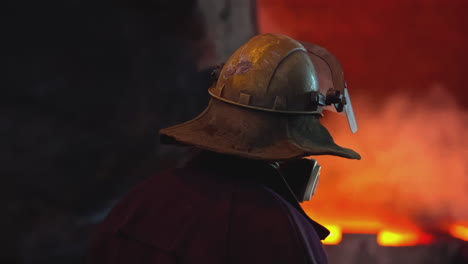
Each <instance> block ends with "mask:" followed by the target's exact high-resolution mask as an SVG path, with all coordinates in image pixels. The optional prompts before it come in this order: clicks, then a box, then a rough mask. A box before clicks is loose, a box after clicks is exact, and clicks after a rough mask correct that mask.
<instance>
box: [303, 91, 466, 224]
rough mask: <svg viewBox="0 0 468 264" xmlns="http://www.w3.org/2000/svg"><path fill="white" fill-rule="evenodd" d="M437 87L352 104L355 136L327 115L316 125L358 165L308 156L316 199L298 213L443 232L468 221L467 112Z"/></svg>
mask: <svg viewBox="0 0 468 264" xmlns="http://www.w3.org/2000/svg"><path fill="white" fill-rule="evenodd" d="M446 91H447V89H444V87H443V86H442V85H440V84H437V85H434V86H433V87H430V88H429V89H427V93H425V94H420V96H417V97H415V96H409V95H407V94H398V95H394V96H392V97H391V98H389V99H388V100H387V101H386V102H374V101H373V100H372V98H369V97H366V96H364V95H361V96H358V97H357V98H353V99H354V100H353V103H354V107H355V111H356V116H357V119H358V125H359V131H358V132H357V134H354V135H353V134H351V133H350V132H349V129H348V128H346V127H345V125H346V123H345V119H344V118H342V117H341V116H338V115H336V114H329V115H328V117H327V118H325V120H324V122H323V124H324V125H325V126H326V127H327V128H329V130H330V132H331V133H332V135H333V136H334V138H335V141H336V142H337V143H338V144H340V145H342V146H345V147H349V148H352V149H354V150H356V151H358V152H359V153H360V154H361V155H362V160H361V161H353V160H344V159H339V158H335V157H315V158H316V159H317V160H318V161H319V163H320V164H321V165H322V167H323V169H322V175H321V179H320V180H321V182H320V183H319V186H318V191H317V195H316V197H314V199H313V200H312V201H311V202H310V203H308V204H305V207H306V209H307V210H308V211H310V212H312V215H313V216H317V218H319V220H320V218H322V219H325V221H326V222H330V221H332V222H333V221H335V222H336V221H340V219H341V220H345V219H350V220H369V221H379V222H382V223H383V225H387V226H391V225H399V224H408V223H412V224H413V225H418V226H421V227H430V228H434V227H437V228H445V225H447V224H450V223H452V222H468V175H467V166H468V151H467V148H468V144H467V143H468V130H467V126H468V122H467V121H468V111H467V110H466V109H463V108H462V107H461V106H459V105H457V103H456V100H455V98H454V97H453V96H452V95H450V94H447V92H446Z"/></svg>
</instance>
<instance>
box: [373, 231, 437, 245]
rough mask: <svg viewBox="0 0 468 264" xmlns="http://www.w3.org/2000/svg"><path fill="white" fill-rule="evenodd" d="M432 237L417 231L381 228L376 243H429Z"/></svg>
mask: <svg viewBox="0 0 468 264" xmlns="http://www.w3.org/2000/svg"><path fill="white" fill-rule="evenodd" d="M432 241H433V237H432V236H430V235H428V234H424V233H419V232H402V233H400V232H392V231H387V230H383V231H381V232H379V233H378V234H377V243H378V244H379V245H380V246H386V247H409V246H416V245H421V244H430V243H431V242H432Z"/></svg>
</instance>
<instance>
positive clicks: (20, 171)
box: [0, 0, 468, 263]
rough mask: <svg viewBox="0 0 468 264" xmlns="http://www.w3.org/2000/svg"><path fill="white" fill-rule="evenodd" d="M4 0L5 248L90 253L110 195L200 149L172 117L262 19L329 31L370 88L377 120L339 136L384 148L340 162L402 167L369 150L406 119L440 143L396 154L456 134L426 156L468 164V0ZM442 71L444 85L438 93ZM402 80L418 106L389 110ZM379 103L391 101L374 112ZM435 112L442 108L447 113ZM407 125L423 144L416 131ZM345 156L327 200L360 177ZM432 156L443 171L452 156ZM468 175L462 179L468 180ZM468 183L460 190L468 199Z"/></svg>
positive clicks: (49, 258)
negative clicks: (170, 135)
mask: <svg viewBox="0 0 468 264" xmlns="http://www.w3.org/2000/svg"><path fill="white" fill-rule="evenodd" d="M257 4H258V5H257ZM1 5H2V8H0V13H1V14H2V16H1V17H2V21H1V24H0V25H1V26H0V27H1V31H0V32H1V36H0V40H1V43H2V45H1V48H0V54H1V62H2V63H3V65H4V67H3V69H4V71H3V73H4V74H3V77H2V78H1V79H0V87H1V94H0V131H1V132H0V133H1V136H0V175H1V178H0V179H1V181H0V197H1V198H0V206H1V208H2V211H1V212H2V213H1V215H0V263H81V262H82V259H83V255H84V252H85V251H86V248H87V246H88V245H89V240H90V237H91V234H92V232H93V230H94V228H95V226H96V224H97V223H99V222H100V221H101V220H102V219H103V217H105V215H106V214H107V212H108V210H109V208H111V206H112V205H113V204H114V203H115V202H117V201H118V200H119V198H120V197H121V196H122V195H123V194H124V193H125V192H126V191H128V190H129V188H131V186H133V185H134V184H135V183H137V182H139V181H140V180H141V179H143V178H145V177H147V176H148V175H151V174H152V173H154V172H155V171H159V170H162V169H164V168H166V167H172V166H175V165H177V163H178V162H179V161H180V160H183V158H184V157H186V156H187V153H186V151H185V150H184V149H179V148H173V147H165V146H161V145H160V143H159V139H158V135H157V134H158V133H157V131H158V130H159V129H160V128H162V127H166V126H169V125H172V124H177V123H180V122H182V121H185V120H188V119H190V118H192V117H194V116H195V115H197V114H198V113H199V112H200V111H201V110H202V109H203V108H204V106H205V104H206V101H207V93H206V89H207V86H208V84H209V83H210V79H209V72H210V70H209V67H210V66H212V65H215V64H217V63H219V62H222V61H224V60H225V59H227V58H228V57H229V55H230V54H231V53H232V52H233V51H234V50H235V49H236V48H237V47H239V46H240V45H241V44H242V43H244V42H245V41H247V40H248V39H249V37H251V36H252V35H254V34H255V33H258V32H260V33H265V32H277V33H284V34H288V35H291V36H292V37H295V38H298V39H301V40H307V41H311V42H315V43H318V44H320V45H323V46H325V47H327V48H328V49H329V50H331V51H332V52H333V53H335V54H336V55H337V57H338V58H339V59H340V61H341V62H342V64H343V66H344V69H345V72H346V76H347V78H348V83H349V84H350V89H351V91H352V93H353V94H356V95H357V98H358V99H357V100H358V101H357V103H356V106H355V108H356V111H357V112H358V118H361V120H359V119H358V121H363V122H364V123H363V125H361V131H362V130H363V131H367V132H365V133H364V134H362V136H361V137H358V138H356V137H355V138H353V139H351V138H348V137H347V136H342V135H341V134H342V133H341V132H339V131H341V130H343V128H342V127H341V126H334V125H333V126H330V127H331V128H335V131H338V132H335V134H334V135H336V136H337V138H338V139H339V140H341V142H340V141H338V142H339V143H343V141H344V142H348V143H349V144H351V145H346V144H345V146H349V147H354V148H356V149H357V150H358V151H360V152H361V153H363V157H365V158H366V157H367V161H369V160H370V161H371V163H365V162H364V161H365V160H363V163H360V164H362V165H361V167H353V166H354V165H350V164H349V163H344V165H338V167H340V168H341V167H342V168H344V170H346V171H350V170H351V169H353V170H354V171H355V172H356V174H357V172H359V173H360V174H361V172H362V171H363V170H365V168H376V169H375V171H382V170H388V168H387V167H386V166H383V168H382V167H379V166H376V163H375V161H376V160H377V161H378V160H379V159H378V158H377V159H373V158H369V157H376V156H378V155H380V153H381V152H380V151H376V150H374V148H373V147H374V146H380V145H381V144H380V143H376V141H373V140H371V139H372V138H388V135H387V134H385V135H383V134H384V133H387V132H388V131H389V130H390V131H395V130H393V129H390V128H389V127H391V128H394V127H398V129H403V131H404V133H403V134H404V135H408V134H410V135H411V136H412V137H415V138H421V135H423V137H422V138H423V140H422V142H432V143H430V144H429V145H428V146H427V144H426V145H424V144H423V145H424V146H426V147H419V148H417V150H418V151H417V152H416V153H413V152H409V153H408V152H405V151H403V152H402V150H401V148H397V149H392V148H390V153H394V155H390V156H384V157H383V158H382V159H387V160H389V163H391V164H392V165H393V164H396V163H399V162H400V160H398V159H394V156H402V155H401V153H405V155H403V156H404V157H405V162H407V158H408V157H412V156H417V155H419V154H420V153H421V152H423V153H429V151H427V150H432V151H433V153H437V154H440V153H443V152H442V150H447V148H448V149H449V155H450V156H448V157H447V156H439V155H433V156H431V157H430V159H425V160H424V159H423V160H422V161H418V162H417V164H419V163H421V164H428V163H435V162H434V161H439V160H442V159H447V160H451V161H452V163H449V164H448V165H447V164H446V165H447V166H445V167H455V168H456V169H457V170H456V171H455V176H451V177H450V180H451V181H452V182H453V184H454V185H456V183H457V182H460V177H458V176H457V175H459V172H460V171H465V172H466V166H465V165H462V166H461V167H460V166H458V165H459V164H460V163H463V164H466V158H465V157H466V155H465V154H466V151H465V150H462V147H464V146H466V138H467V136H466V122H467V120H468V119H467V118H466V107H467V106H468V104H467V100H466V94H467V92H466V87H465V76H466V75H467V70H466V69H467V67H466V61H467V60H468V53H467V52H466V47H467V46H468V45H467V44H468V34H467V28H468V19H467V16H466V15H465V14H464V11H465V10H466V7H467V4H466V2H465V1H462V0H460V1H442V0H431V1H418V0H412V1H404V0H401V1H371V0H369V1H318V0H317V1H315V0H314V1H308V0H303V1H300V0H294V1H293V0H288V1H286V0H284V1H279V0H271V1H266V0H258V1H256V2H255V1H253V0H223V1H221V0H199V1H195V0H178V1H177V0H173V1H163V0H134V1H130V0H118V1H111V0H95V1H91V0H73V1H58V0H48V1H32V0H24V1H12V0H7V1H4V2H2V4H1ZM257 20H258V24H257ZM431 87H436V88H434V89H436V90H437V89H439V90H438V91H439V92H435V94H434V93H432V94H433V95H431V96H429V97H427V96H426V95H427V94H428V92H427V91H429V90H431V89H432V90H433V88H431ZM437 87H438V88H437ZM440 91H442V92H440ZM400 94H403V97H404V98H406V99H405V100H406V101H404V102H409V103H403V105H402V104H398V103H397V104H396V107H400V108H403V109H404V111H402V110H401V109H400V108H399V111H397V113H398V115H397V116H391V118H390V119H391V120H390V121H389V120H387V119H385V120H386V121H382V118H384V117H388V115H385V113H386V112H385V111H383V110H382V109H390V110H391V109H394V104H390V105H388V104H387V102H388V101H390V99H389V98H395V97H394V96H396V95H400ZM440 94H444V95H443V96H440ZM446 95H447V96H448V97H447V96H446ZM398 98H399V97H398ZM421 98H424V99H421ZM413 102H422V103H421V104H419V103H418V104H416V106H417V107H416V109H417V110H418V111H417V113H418V114H417V115H416V117H415V116H414V115H411V114H408V113H412V112H414V111H412V110H413V106H414V104H413ZM383 105H385V107H383ZM392 107H393V108H392ZM447 107H448V108H447ZM444 109H449V111H445V110H444ZM390 110H388V112H392V111H390ZM379 111H380V112H382V111H383V116H382V115H368V113H371V112H379ZM431 113H439V115H437V118H435V119H434V118H432V116H433V114H431ZM454 116H455V117H454ZM447 117H450V118H447ZM421 119H422V120H423V122H421ZM366 120H367V121H366ZM396 120H410V121H409V123H412V124H413V123H414V124H416V126H417V128H421V127H424V126H425V124H426V123H427V121H428V120H430V121H431V123H433V124H434V125H432V126H430V127H429V128H427V129H425V130H431V131H436V134H440V135H441V136H440V137H439V136H436V137H432V136H424V135H425V134H424V133H420V132H419V131H420V130H419V131H418V130H417V128H413V127H410V128H407V129H406V130H405V127H404V126H403V127H401V122H399V121H396ZM325 122H328V121H327V120H325ZM445 122H447V123H448V124H445ZM373 124H379V125H378V126H374V125H373ZM382 124H387V125H388V126H382ZM444 126H445V127H446V129H442V130H441V129H440V127H444ZM378 128H382V129H381V130H379V129H378ZM423 130H424V129H423ZM452 132H455V135H452V134H453V133H452ZM332 134H333V131H332ZM369 135H373V137H370V136H369ZM431 135H432V134H431ZM441 137H442V138H443V139H442V141H443V142H442V143H440V141H441V139H440V138H441ZM447 138H449V140H448V141H447ZM400 141H401V142H405V144H403V145H404V146H407V145H408V144H406V143H407V142H414V139H413V138H411V137H410V138H405V137H403V138H398V142H400ZM433 142H439V143H435V144H434V143H433ZM447 142H448V143H447ZM369 144H370V145H372V146H369ZM447 144H448V146H449V147H447ZM433 145H435V146H436V147H433ZM418 146H419V145H418ZM384 147H385V146H384ZM434 149H435V150H434ZM387 152H388V148H387ZM431 153H432V152H431ZM397 154H398V155H397ZM380 160H381V159H380ZM410 161H411V162H412V163H413V164H414V163H415V162H413V161H412V160H410ZM323 162H325V163H324V164H325V165H327V161H323ZM372 162H373V163H372ZM337 164H338V163H335V162H334V161H333V162H330V163H329V164H328V165H329V166H324V167H328V168H332V169H329V170H328V172H327V170H325V169H324V173H330V174H332V173H334V174H336V175H338V176H337V177H335V178H334V179H335V180H334V181H332V182H328V183H327V182H326V181H325V182H323V183H322V187H321V188H322V189H323V190H326V189H327V186H328V187H329V188H328V189H329V190H331V189H333V191H330V192H323V191H322V193H319V194H318V195H319V196H318V197H317V198H319V199H320V200H318V201H325V200H332V201H333V199H335V200H336V201H341V200H342V199H341V198H340V197H341V196H339V195H338V196H337V195H335V194H336V191H335V190H336V189H337V188H336V179H340V180H343V181H342V182H343V184H345V185H347V186H349V185H350V182H349V180H346V179H343V178H342V177H341V176H340V175H342V174H343V173H344V172H342V171H341V170H340V169H337ZM457 164H458V165H457ZM377 165H379V164H377ZM421 166H423V165H421ZM457 166H458V167H457ZM430 169H431V170H432V171H435V172H437V173H438V174H441V173H440V172H441V169H440V168H439V167H435V168H434V167H431V168H430ZM344 170H343V171H344ZM412 170H415V171H421V169H420V167H415V168H412ZM405 171H407V168H405ZM423 171H424V172H426V171H427V169H424V170H423ZM457 173H458V174H457ZM452 174H453V173H452ZM435 179H438V178H435ZM381 182H382V181H381ZM391 182H395V179H394V180H392V181H391ZM438 183H439V182H438V181H435V182H434V183H433V185H434V187H438V186H440V184H438ZM387 184H388V183H387ZM463 184H465V182H464V181H463ZM463 184H458V186H460V185H463ZM431 186H432V185H431ZM451 186H452V185H451ZM458 186H457V187H458ZM463 186H465V185H463ZM466 186H468V184H467V185H466ZM364 187H365V188H369V186H364ZM357 188H358V190H360V189H359V188H362V184H361V185H358V186H357ZM394 188H397V189H398V188H399V185H398V186H396V187H395V186H394ZM338 189H339V188H338ZM421 189H422V190H423V189H424V188H421ZM447 189H449V188H447ZM377 190H379V189H378V188H377ZM463 190H466V189H464V188H461V189H460V188H459V189H457V192H456V193H457V194H459V193H462V194H463V195H466V192H463ZM327 193H328V194H329V195H328V196H327V195H325V196H324V194H327ZM431 193H433V192H431ZM331 194H333V195H331ZM344 194H348V193H346V192H345V193H344ZM320 195H322V198H320V197H321V196H320ZM463 195H461V196H460V195H457V196H454V197H453V198H450V197H449V198H447V199H448V200H450V199H452V200H454V199H458V200H461V201H463V200H464V198H465V196H463ZM333 197H335V198H333ZM337 197H338V198H337ZM437 197H439V196H437ZM444 197H445V196H444ZM382 199H383V198H382ZM404 200H405V199H403V198H402V201H404ZM378 201H379V200H378ZM357 202H359V199H357ZM383 202H384V203H387V204H388V201H386V200H384V201H383ZM336 203H338V202H336ZM332 204H333V203H332ZM379 205H380V204H379V203H377V204H375V205H372V206H377V207H378V206H379ZM358 206H359V207H360V208H363V207H362V204H359V203H358ZM372 206H371V207H372ZM441 206H442V207H443V206H444V204H442V205H441ZM460 206H463V204H462V205H458V206H456V211H457V210H458V211H460V210H462V209H463V208H464V207H461V208H460ZM329 208H333V207H330V206H329ZM364 208H365V207H364ZM372 208H373V207H372ZM458 211H457V212H458ZM462 211H463V210H462ZM324 214H325V215H326V212H324ZM461 219H463V215H462V217H461ZM466 219H468V218H465V220H466Z"/></svg>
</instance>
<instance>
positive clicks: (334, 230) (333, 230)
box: [322, 225, 343, 245]
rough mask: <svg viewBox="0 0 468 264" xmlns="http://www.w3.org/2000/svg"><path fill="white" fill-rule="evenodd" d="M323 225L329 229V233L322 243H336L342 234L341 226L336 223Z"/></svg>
mask: <svg viewBox="0 0 468 264" xmlns="http://www.w3.org/2000/svg"><path fill="white" fill-rule="evenodd" d="M325 227H326V228H327V229H328V230H329V231H330V235H328V237H327V238H326V239H325V240H323V241H322V243H323V244H325V245H338V244H339V243H340V242H341V239H342V236H343V234H342V232H341V228H340V227H339V226H337V225H326V226H325Z"/></svg>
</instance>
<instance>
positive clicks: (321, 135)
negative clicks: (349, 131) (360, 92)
mask: <svg viewBox="0 0 468 264" xmlns="http://www.w3.org/2000/svg"><path fill="white" fill-rule="evenodd" d="M304 45H305V46H304ZM217 75H218V76H217V81H216V82H215V83H214V84H213V85H212V86H211V87H210V88H209V90H208V92H209V94H210V95H211V97H212V98H211V100H210V102H209V104H208V106H207V108H206V109H205V111H204V112H203V113H201V114H200V115H199V116H198V117H196V118H195V119H193V120H190V121H188V122H186V123H183V124H180V125H176V126H173V127H169V128H166V129H162V130H161V131H160V133H161V139H162V141H163V142H166V143H179V144H180V143H182V144H187V145H193V146H196V147H199V148H202V149H207V150H210V151H214V152H219V153H225V154H231V155H236V156H241V157H246V158H252V159H262V160H286V159H291V158H298V157H304V156H309V155H325V154H328V155H336V156H341V157H346V158H352V159H359V158H360V156H359V154H357V153H356V152H354V151H353V150H350V149H346V148H342V147H340V146H338V145H336V144H335V143H334V141H333V138H332V137H331V135H330V134H329V133H328V131H327V130H326V128H325V127H323V126H322V125H321V124H320V122H319V118H320V117H321V116H322V108H323V107H324V106H326V105H331V104H333V105H334V106H335V107H336V109H337V111H342V110H343V108H344V109H346V111H347V113H350V114H351V116H352V109H351V110H349V109H348V108H349V107H348V108H347V106H350V101H349V95H348V94H347V90H346V89H345V88H346V87H345V86H344V80H343V77H342V75H343V71H342V70H341V66H340V65H339V63H338V61H337V60H336V58H335V57H334V56H333V55H332V54H331V53H329V52H328V51H326V50H325V49H323V48H321V47H319V46H317V45H314V44H310V43H303V44H301V43H300V42H298V41H296V40H294V39H292V38H289V37H287V36H283V35H276V34H264V35H258V36H255V37H253V38H252V39H250V40H249V41H248V42H247V43H245V44H244V45H243V46H241V47H240V48H239V49H238V50H237V51H236V52H235V53H234V54H233V55H232V56H231V57H230V58H229V59H228V61H226V63H225V64H224V65H223V66H222V69H221V70H220V71H219V73H218V74H217ZM330 80H331V81H330ZM330 82H331V84H330V85H331V86H329V85H328V84H329V83H330ZM323 91H325V92H323ZM354 123H355V122H354Z"/></svg>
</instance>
